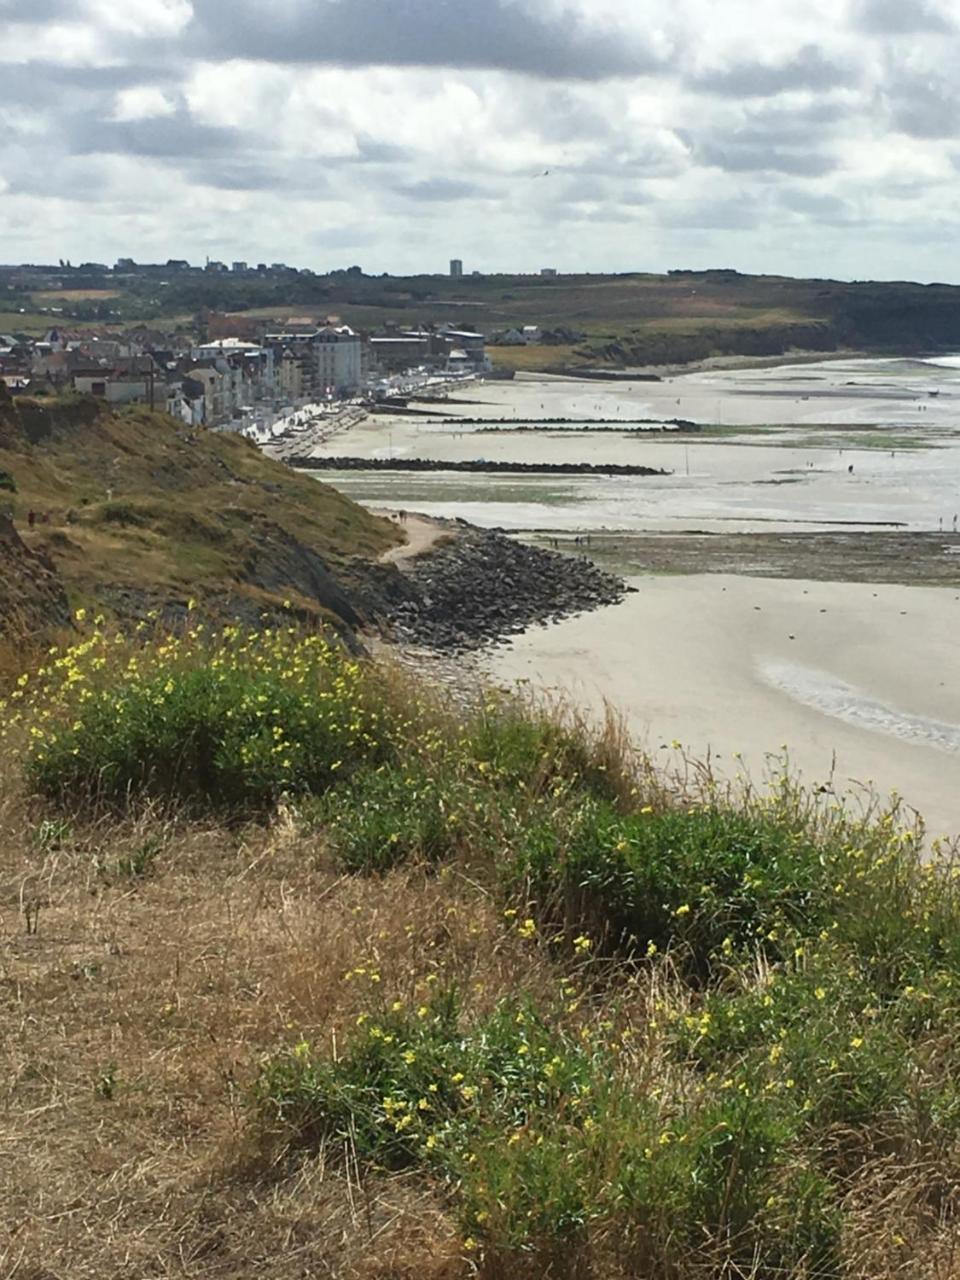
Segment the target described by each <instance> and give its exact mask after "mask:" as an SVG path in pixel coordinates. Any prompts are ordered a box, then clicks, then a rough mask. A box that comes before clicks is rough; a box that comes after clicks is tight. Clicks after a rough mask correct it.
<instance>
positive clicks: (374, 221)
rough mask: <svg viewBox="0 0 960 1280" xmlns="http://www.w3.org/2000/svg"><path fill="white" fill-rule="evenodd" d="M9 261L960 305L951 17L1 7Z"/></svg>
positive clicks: (668, 2)
mask: <svg viewBox="0 0 960 1280" xmlns="http://www.w3.org/2000/svg"><path fill="white" fill-rule="evenodd" d="M0 64H2V65H0V261H6V262H18V261H25V262H26V261H34V262H51V261H53V262H55V261H56V260H57V259H58V258H68V259H70V260H71V261H72V262H74V263H77V262H80V261H87V260H93V261H106V262H113V261H114V260H115V259H116V258H117V257H118V256H129V257H134V258H136V259H137V260H138V261H165V260H166V259H167V258H169V257H176V258H188V259H190V260H191V261H193V262H202V261H203V260H204V259H205V258H206V257H207V256H208V255H209V256H210V257H213V258H217V259H223V260H226V261H232V260H234V259H243V260H247V261H250V262H259V261H267V262H274V261H285V262H288V263H290V264H292V265H296V266H301V267H310V268H312V269H313V270H316V271H324V270H328V269H331V268H334V267H346V266H350V265H353V264H357V265H360V266H361V267H362V268H363V269H364V270H365V271H367V272H370V273H379V272H383V271H387V272H390V273H391V274H405V273H412V272H421V271H422V272H436V271H444V270H446V266H447V262H448V260H449V259H450V258H452V257H458V258H462V259H463V260H464V265H465V269H466V270H468V271H469V270H480V271H510V272H513V271H537V270H539V269H540V268H541V267H545V266H551V267H556V268H558V269H559V270H561V271H663V270H667V269H670V268H676V267H688V268H694V269H698V268H705V267H734V268H737V269H739V270H741V271H752V272H753V271H768V272H780V273H785V274H790V275H800V276H830V277H835V278H839V279H865V278H873V279H916V280H923V281H930V280H943V281H948V282H953V283H957V282H960V255H958V254H957V252H956V243H955V242H956V237H957V231H958V225H960V81H958V79H957V75H956V68H957V66H958V65H960V3H958V2H957V0H282V2H279V0H277V2H271V0H0Z"/></svg>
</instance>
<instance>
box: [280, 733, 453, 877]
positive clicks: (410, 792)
mask: <svg viewBox="0 0 960 1280" xmlns="http://www.w3.org/2000/svg"><path fill="white" fill-rule="evenodd" d="M470 794H471V793H470V791H469V788H468V786H467V784H466V782H463V783H462V784H460V785H458V782H457V779H456V777H453V778H451V777H450V776H449V774H447V773H444V772H443V771H440V772H433V773H432V772H429V771H428V770H427V769H426V768H425V767H424V766H423V764H422V763H421V762H420V761H419V760H417V759H416V758H413V759H411V760H410V761H409V762H408V763H407V764H406V765H399V764H385V765H381V766H380V768H378V769H375V770H364V771H362V772H360V773H358V774H357V775H356V776H355V777H354V778H353V779H351V781H350V782H349V784H348V785H347V786H344V787H340V788H338V789H337V790H336V791H335V792H330V793H329V794H328V795H326V796H324V797H323V798H322V799H321V800H319V801H317V802H313V803H309V804H308V805H307V806H306V807H305V808H304V809H302V816H303V817H304V818H306V820H307V822H308V824H309V825H310V826H321V827H323V828H324V829H325V830H326V831H327V833H328V835H329V839H330V843H331V846H332V848H333V850H334V852H335V853H336V855H337V858H338V859H339V862H340V864H341V866H342V867H343V868H344V870H346V871H363V872H383V871H389V870H390V869H391V868H393V867H396V866H399V865H400V864H401V863H404V862H407V861H425V862H439V861H440V860H441V859H443V858H446V857H449V856H450V855H451V854H452V853H454V852H455V850H456V849H457V848H458V847H459V846H461V845H462V843H463V841H464V835H465V833H466V831H467V828H468V823H469V822H470V820H471V818H472V817H473V815H472V814H471V813H470V809H469V803H470Z"/></svg>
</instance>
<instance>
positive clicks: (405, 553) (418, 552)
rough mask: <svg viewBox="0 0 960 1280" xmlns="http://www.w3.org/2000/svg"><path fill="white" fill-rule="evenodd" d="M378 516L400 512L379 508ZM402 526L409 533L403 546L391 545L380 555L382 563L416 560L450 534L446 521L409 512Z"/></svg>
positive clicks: (376, 512) (394, 514)
mask: <svg viewBox="0 0 960 1280" xmlns="http://www.w3.org/2000/svg"><path fill="white" fill-rule="evenodd" d="M374 514H375V515H378V516H391V517H393V516H396V515H398V512H396V511H390V510H383V509H379V510H377V511H375V512H374ZM400 528H401V529H402V530H403V532H404V533H405V534H406V535H407V541H406V542H405V543H404V545H403V546H402V547H391V548H390V550H389V551H385V552H384V553H383V555H382V556H381V557H380V562H381V563H382V564H403V562H404V561H405V560H414V559H416V557H417V556H422V555H423V554H424V552H426V551H429V550H430V549H431V548H432V547H434V546H436V544H437V543H438V542H439V541H440V540H441V539H445V538H448V537H449V536H450V530H449V528H448V527H447V525H446V523H444V522H442V521H437V520H432V519H431V518H430V517H429V516H418V515H414V514H412V513H410V514H408V515H407V516H406V518H405V519H404V521H403V522H402V524H401V525H400Z"/></svg>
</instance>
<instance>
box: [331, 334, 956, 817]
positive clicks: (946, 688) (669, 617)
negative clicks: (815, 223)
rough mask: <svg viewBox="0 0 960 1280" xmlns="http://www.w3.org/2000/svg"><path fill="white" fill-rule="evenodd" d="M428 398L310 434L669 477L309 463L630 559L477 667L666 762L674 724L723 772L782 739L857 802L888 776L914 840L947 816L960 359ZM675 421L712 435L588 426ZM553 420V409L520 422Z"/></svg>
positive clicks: (374, 499)
mask: <svg viewBox="0 0 960 1280" xmlns="http://www.w3.org/2000/svg"><path fill="white" fill-rule="evenodd" d="M440 409H441V417H440V419H439V420H432V419H429V418H415V419H402V418H394V417H391V416H384V417H377V418H375V419H372V420H370V421H368V422H367V423H364V424H360V425H358V426H355V427H352V428H351V429H350V430H349V431H347V432H346V433H344V434H343V435H341V436H339V437H338V438H337V439H336V440H333V441H330V442H327V443H326V444H325V445H323V446H322V449H323V450H324V451H327V452H336V453H338V454H352V455H354V456H360V457H386V458H389V457H392V456H397V457H404V456H419V457H428V458H437V459H443V460H450V461H455V460H458V459H467V458H487V459H499V460H516V461H524V460H527V459H542V460H545V461H551V462H553V461H557V462H560V461H572V460H576V459H581V460H590V461H592V462H601V461H613V460H615V461H629V462H636V463H640V464H646V465H650V466H662V467H667V468H670V469H671V470H672V472H673V474H671V475H669V476H665V477H659V476H658V477H638V478H633V477H623V478H621V477H616V478H604V477H571V478H569V479H568V478H557V477H553V476H549V477H548V476H543V477H535V476H534V477H530V476H520V475H517V476H482V475H480V476H476V475H474V476H463V475H455V474H443V473H440V474H432V475H410V474H402V473H386V474H377V475H371V474H362V473H361V474H356V475H344V474H340V473H326V474H325V475H324V479H326V480H328V481H332V482H333V483H334V484H336V485H337V486H338V487H341V488H343V489H344V490H345V491H346V492H348V493H350V494H351V496H354V497H357V498H359V499H360V500H361V501H364V502H367V503H368V504H369V505H390V506H394V505H396V506H405V507H406V508H408V509H412V510H415V511H419V512H423V513H425V514H426V515H427V516H444V517H451V516H459V517H461V518H463V519H466V520H469V521H471V522H473V523H475V524H478V525H481V526H487V527H490V526H503V527H505V528H507V529H511V530H516V531H520V532H521V533H522V534H525V535H526V536H527V537H532V538H536V539H537V540H538V541H539V542H540V543H541V545H548V546H551V545H552V546H561V547H563V548H566V549H569V550H570V551H571V552H573V553H575V554H584V553H585V554H587V555H589V556H591V557H595V558H596V560H597V562H598V563H600V564H601V565H603V566H604V567H605V568H607V569H611V570H613V571H615V572H620V573H622V574H625V575H627V576H628V577H629V580H630V581H631V583H632V585H633V586H635V587H636V589H637V590H636V593H635V594H631V595H630V596H628V598H627V599H626V600H625V601H624V602H623V603H622V604H620V605H617V606H614V607H609V608H604V609H600V610H598V611H596V612H594V613H590V614H584V615H581V616H578V617H576V618H573V619H571V620H567V621H564V622H560V623H557V624H554V625H551V626H547V627H537V628H534V629H532V630H530V631H528V632H527V633H526V634H524V635H522V636H520V637H518V638H517V639H515V640H513V641H512V642H510V643H509V644H508V645H506V646H504V647H502V648H500V649H498V650H496V651H492V652H490V653H489V654H488V656H487V658H486V659H485V661H486V667H487V670H488V672H489V675H490V676H491V677H492V678H493V679H494V680H496V681H497V682H499V683H502V684H505V685H513V684H515V683H516V682H517V681H518V680H520V681H529V682H530V684H531V685H532V686H533V687H534V688H537V689H543V690H559V691H561V692H562V693H564V694H565V695H566V696H568V697H570V698H571V699H573V700H574V701H575V702H576V703H577V704H578V705H581V706H584V707H587V708H591V709H593V710H595V711H598V710H600V709H601V708H602V706H603V703H604V701H605V700H606V701H608V702H610V703H611V704H613V705H614V706H615V707H617V708H618V709H620V710H621V711H622V713H623V714H624V715H625V716H626V718H627V720H628V722H629V725H630V728H631V730H632V732H633V733H634V734H635V735H636V737H637V739H638V740H639V741H640V742H641V743H642V744H643V745H644V746H646V747H647V748H648V749H649V750H650V751H651V752H652V753H653V754H654V755H655V756H658V755H659V756H661V757H662V758H663V759H664V762H665V763H667V762H668V761H669V758H670V756H671V754H672V749H671V748H670V746H669V744H670V743H672V742H674V741H679V742H681V743H682V744H683V745H684V747H685V748H686V749H687V750H688V751H689V752H690V754H691V755H693V756H695V757H697V758H703V757H705V756H706V755H707V754H708V753H709V754H710V755H711V757H712V759H713V761H714V763H715V766H716V767H717V769H718V771H719V772H721V773H722V774H723V775H724V776H726V777H728V778H731V779H735V778H736V776H737V773H738V772H739V771H740V770H741V768H742V767H744V766H745V767H746V768H747V770H748V771H749V774H750V776H751V777H752V778H754V779H755V780H756V779H760V778H761V777H762V776H763V774H764V771H765V769H766V768H767V767H768V764H769V760H770V757H771V755H775V756H779V755H780V754H781V752H782V748H783V745H784V744H787V746H788V748H789V759H790V763H791V767H792V769H793V770H794V771H795V772H797V773H799V774H800V775H801V776H802V777H803V779H804V780H805V781H806V782H808V783H810V784H822V783H824V782H825V781H827V780H828V779H829V778H830V776H831V771H833V777H834V782H835V785H836V788H837V790H838V791H839V792H843V791H850V790H852V791H853V792H854V793H855V797H856V798H855V803H858V802H860V801H862V800H863V798H864V797H865V796H866V795H867V794H869V793H870V792H871V791H874V792H876V793H877V794H878V795H879V796H881V797H883V798H886V797H888V796H889V794H890V792H892V791H896V792H898V793H899V794H900V795H902V796H903V797H904V800H905V802H906V803H908V804H910V805H912V806H914V807H915V808H916V809H917V810H918V811H920V812H921V813H922V814H923V815H924V817H925V819H926V821H927V826H928V832H929V834H930V837H931V839H932V838H936V837H940V836H950V837H952V836H954V835H960V681H958V679H957V676H958V674H960V662H958V657H957V654H958V646H957V639H956V637H957V634H958V630H960V574H958V572H957V569H958V567H960V541H958V534H957V533H955V531H954V530H955V523H954V522H955V519H956V517H957V513H958V511H960V433H958V428H957V423H958V422H960V412H958V411H960V361H958V360H957V359H956V358H954V357H943V358H939V359H938V360H937V361H935V362H930V363H928V362H924V361H920V360H913V359H911V360H866V359H849V360H835V361H830V362H825V363H823V364H807V365H803V366H800V367H798V366H783V367H779V368H762V369H761V368H755V369H738V370H722V371H720V370H701V371H698V372H696V373H690V374H686V375H682V376H678V377H672V378H667V379H665V380H664V381H662V382H658V383H641V382H636V383H616V384H608V383H588V382H583V381H576V380H572V379H565V378H545V377H538V378H533V377H530V378H518V379H517V381H516V382H514V383H505V384H480V385H477V386H475V387H474V388H473V389H472V390H470V391H469V392H468V391H464V392H463V393H457V395H455V396H453V397H451V398H450V400H449V401H447V402H445V403H444V404H443V405H442V406H441V407H440ZM673 417H676V418H681V419H685V420H690V421H693V422H697V423H702V424H710V426H709V432H710V433H711V434H708V435H707V436H701V437H698V436H697V435H690V436H687V437H684V438H678V437H671V436H670V435H669V434H667V433H666V432H661V433H653V434H647V433H641V432H640V431H639V430H634V431H631V432H630V434H623V433H620V432H618V431H617V430H613V431H610V430H609V428H607V427H605V428H604V429H603V430H598V429H597V427H598V426H599V424H600V423H609V422H610V421H611V420H612V421H614V422H617V423H619V422H621V421H622V422H623V424H624V426H625V427H629V426H630V425H631V424H633V425H635V426H639V424H640V422H641V420H642V419H645V418H654V419H661V420H664V421H665V420H667V419H669V418H673ZM444 419H446V420H444ZM548 419H563V425H562V426H558V427H557V429H553V428H548V429H543V430H540V429H538V430H536V431H530V430H517V429H516V428H517V427H529V426H530V425H534V424H536V423H538V422H540V423H545V422H546V420H548ZM591 423H593V424H594V426H593V428H591ZM491 425H493V426H495V427H496V428H497V429H496V430H491V429H489V428H490V426H491ZM721 426H722V429H720V428H721ZM571 427H572V429H570V428H571ZM582 535H587V537H589V544H587V537H584V536H582ZM747 575H760V576H747ZM765 575H769V576H765ZM921 583H928V584H933V583H937V584H940V585H936V586H934V585H919V584H921ZM736 752H740V753H742V757H743V760H742V764H741V761H740V760H738V759H737V758H736V756H735V754H734V753H736Z"/></svg>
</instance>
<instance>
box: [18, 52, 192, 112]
mask: <svg viewBox="0 0 960 1280" xmlns="http://www.w3.org/2000/svg"><path fill="white" fill-rule="evenodd" d="M166 83H172V74H171V73H170V72H168V71H165V70H163V69H161V68H159V67H153V66H148V65H140V64H138V65H128V66H111V67H65V66H61V65H60V64H59V63H56V62H50V61H47V60H45V59H38V60H36V61H34V62H23V63H7V64H5V65H4V67H3V71H2V74H0V102H15V103H16V104H17V105H18V106H37V107H46V108H49V109H50V110H51V111H56V112H57V114H58V115H69V114H70V113H71V110H72V108H73V107H74V106H75V105H76V103H77V102H79V101H81V100H84V101H85V102H87V103H89V101H90V100H93V99H95V100H98V101H100V102H102V103H104V104H106V103H108V102H109V101H110V98H111V95H112V94H114V93H116V92H118V91H119V90H120V89H129V88H132V87H134V86H140V85H151V84H166Z"/></svg>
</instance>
